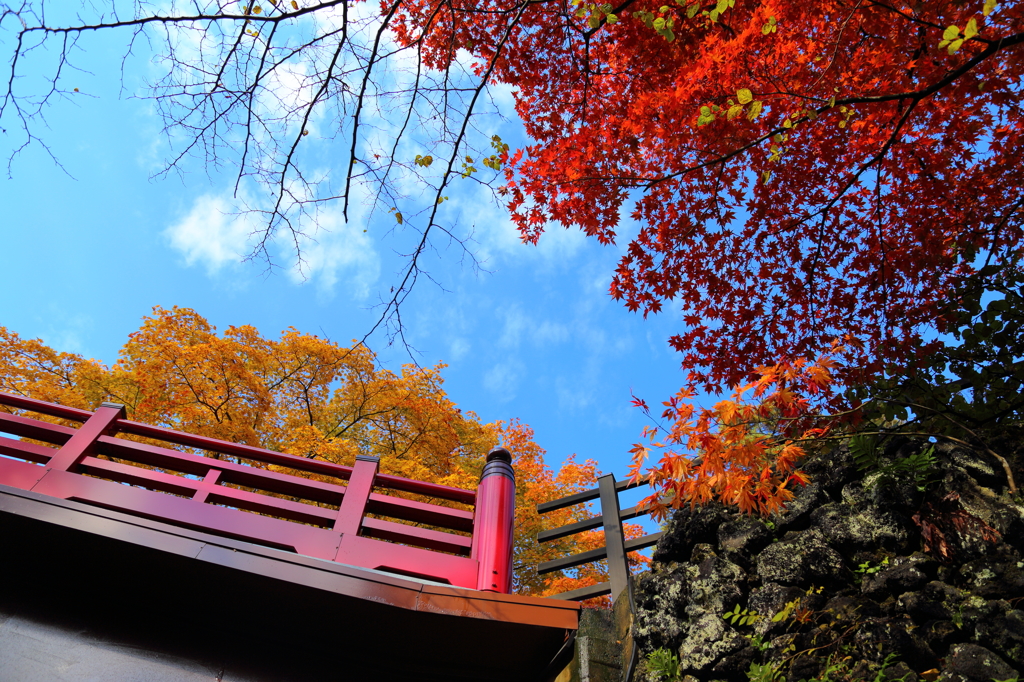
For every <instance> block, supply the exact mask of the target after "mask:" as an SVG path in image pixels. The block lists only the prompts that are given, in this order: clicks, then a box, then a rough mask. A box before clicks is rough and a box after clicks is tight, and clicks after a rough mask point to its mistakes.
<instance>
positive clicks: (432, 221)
mask: <svg viewBox="0 0 1024 682" xmlns="http://www.w3.org/2000/svg"><path fill="white" fill-rule="evenodd" d="M529 2H530V0H524V1H522V2H520V3H519V4H518V7H519V9H518V11H517V12H516V13H515V16H514V17H513V18H512V20H511V22H509V23H508V24H507V25H506V28H505V30H504V32H503V34H502V36H501V39H500V40H499V41H498V43H497V45H496V46H495V48H494V52H493V55H492V56H491V58H490V59H489V60H488V63H487V68H486V69H485V70H484V72H483V74H482V75H481V76H480V79H479V85H478V86H477V87H476V88H475V89H474V91H473V96H472V98H471V99H470V102H469V105H468V106H467V108H466V113H465V115H464V116H463V118H462V123H461V125H460V127H459V132H458V135H457V136H456V138H455V141H454V142H453V143H452V153H451V155H449V157H448V162H447V167H446V168H445V171H444V173H443V175H442V176H441V181H440V183H439V184H438V186H437V189H436V190H435V192H434V202H433V205H432V206H431V208H430V214H429V216H428V218H427V224H426V227H425V228H424V229H423V231H422V234H421V237H420V240H419V243H418V244H417V245H416V247H415V249H414V250H413V251H412V252H411V253H408V254H404V256H405V257H406V258H407V259H408V266H407V267H406V268H405V274H404V275H403V276H402V280H401V281H400V282H399V284H398V286H397V287H396V288H393V289H392V292H391V298H390V299H389V300H388V301H387V302H386V303H385V304H384V310H383V311H382V313H381V315H380V316H379V317H378V318H377V321H376V322H375V323H374V324H373V326H372V327H371V328H370V330H369V331H368V332H367V333H366V334H364V335H363V337H362V339H360V341H359V343H360V344H365V342H366V340H367V339H368V338H369V337H370V336H371V335H372V334H373V333H374V332H376V331H377V329H378V328H380V326H381V325H382V324H385V323H386V322H387V321H388V320H389V319H391V316H392V315H396V316H398V315H400V312H399V311H400V308H401V306H402V303H403V302H404V301H405V300H406V298H408V296H409V293H410V292H411V291H412V288H413V287H414V286H415V284H416V282H417V280H418V279H419V276H420V274H421V269H420V266H419V259H420V257H421V256H422V254H423V252H424V250H425V249H426V248H427V244H428V237H429V235H430V231H431V229H432V228H434V227H437V228H438V229H441V230H443V231H444V232H445V233H446V234H448V235H449V237H452V238H454V236H453V235H452V234H451V233H450V232H449V231H448V230H446V229H445V228H443V227H441V226H439V225H438V224H437V222H436V217H437V211H438V209H439V207H440V205H441V203H442V197H443V196H444V194H443V192H444V189H445V187H447V186H448V183H449V182H450V180H451V179H452V178H453V176H454V175H455V163H456V159H457V158H458V157H459V148H460V146H461V145H462V142H463V140H464V139H465V137H466V135H467V133H468V130H469V122H470V118H471V116H472V114H473V110H474V109H475V107H476V103H477V100H478V99H479V97H480V94H481V93H482V92H483V91H484V88H486V86H487V83H488V82H489V81H490V79H491V75H492V74H493V73H494V69H495V67H496V66H497V64H498V60H499V58H500V57H501V55H502V53H503V50H504V47H505V44H506V42H507V41H508V39H509V37H510V36H511V35H512V29H513V28H514V27H515V26H517V25H518V23H519V21H520V19H521V18H522V16H523V12H524V11H525V10H526V7H527V6H528V5H529ZM398 319H399V321H400V320H401V318H400V317H398ZM398 331H399V333H400V334H402V335H403V336H402V338H403V343H404V328H403V327H402V325H401V324H400V322H399V326H398Z"/></svg>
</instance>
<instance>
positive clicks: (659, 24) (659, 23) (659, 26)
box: [654, 17, 665, 33]
mask: <svg viewBox="0 0 1024 682" xmlns="http://www.w3.org/2000/svg"><path fill="white" fill-rule="evenodd" d="M654 30H655V31H658V32H659V33H660V32H661V31H664V30H665V19H664V18H663V17H658V18H657V19H655V20H654Z"/></svg>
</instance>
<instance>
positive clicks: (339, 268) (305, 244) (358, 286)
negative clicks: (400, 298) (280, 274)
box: [284, 210, 380, 299]
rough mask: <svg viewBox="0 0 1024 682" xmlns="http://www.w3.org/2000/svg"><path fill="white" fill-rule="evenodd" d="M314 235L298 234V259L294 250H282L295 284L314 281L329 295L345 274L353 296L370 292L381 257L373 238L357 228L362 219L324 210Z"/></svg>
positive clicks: (360, 297) (365, 295)
mask: <svg viewBox="0 0 1024 682" xmlns="http://www.w3.org/2000/svg"><path fill="white" fill-rule="evenodd" d="M319 218H320V219H319V221H318V226H317V228H316V232H315V238H314V237H300V238H299V249H300V253H301V260H298V259H296V258H295V257H294V253H293V251H294V249H291V250H290V251H284V253H285V255H286V257H289V258H291V267H289V268H288V278H289V279H290V280H291V281H292V282H293V283H295V284H305V283H306V282H314V281H315V282H316V285H317V289H318V290H319V291H320V293H321V294H323V295H328V296H329V295H332V294H333V293H334V292H335V289H336V288H337V285H338V283H339V282H340V281H341V280H342V275H347V277H345V278H344V279H345V286H346V292H347V293H348V294H349V295H350V296H351V297H352V298H356V299H365V298H366V297H368V296H369V295H370V293H371V290H372V287H373V285H374V283H375V282H376V281H377V277H378V276H379V274H380V257H379V256H378V254H377V251H376V249H375V248H374V245H373V240H371V239H370V238H369V236H368V235H367V233H366V232H365V231H364V230H363V229H362V228H360V227H359V225H361V224H362V222H361V221H358V220H352V221H349V222H348V223H346V222H345V220H344V218H343V217H342V215H341V211H340V210H328V211H324V212H323V213H322V214H321V215H320V217H319Z"/></svg>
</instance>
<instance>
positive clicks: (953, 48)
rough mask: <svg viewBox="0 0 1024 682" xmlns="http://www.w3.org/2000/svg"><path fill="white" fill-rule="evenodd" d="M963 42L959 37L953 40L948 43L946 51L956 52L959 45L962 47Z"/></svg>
mask: <svg viewBox="0 0 1024 682" xmlns="http://www.w3.org/2000/svg"><path fill="white" fill-rule="evenodd" d="M963 44H964V39H963V38H960V39H959V40H954V41H953V42H951V43H950V44H949V47H947V48H946V51H947V52H949V54H956V52H957V51H959V50H960V48H961V47H963Z"/></svg>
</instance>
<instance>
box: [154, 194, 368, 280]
mask: <svg viewBox="0 0 1024 682" xmlns="http://www.w3.org/2000/svg"><path fill="white" fill-rule="evenodd" d="M245 203H247V202H246V200H245V198H244V197H243V198H242V200H241V201H239V202H236V201H235V200H234V199H233V198H231V197H230V195H221V196H217V195H210V194H207V195H203V196H201V197H199V198H198V199H196V200H195V202H194V203H193V204H192V206H191V208H190V209H189V210H188V213H187V214H186V215H185V216H184V217H183V218H182V219H181V220H179V221H177V222H175V223H174V224H172V225H171V226H170V227H168V228H167V229H166V230H165V231H164V235H165V237H166V238H167V239H168V241H169V242H170V245H171V247H172V248H173V249H174V250H176V251H178V252H179V253H180V254H181V255H182V256H184V259H185V265H186V266H190V267H191V266H201V267H205V268H206V272H207V275H209V276H211V277H213V276H215V275H218V274H221V273H222V272H224V271H226V270H231V269H233V268H235V267H237V266H238V265H239V264H240V263H241V262H242V260H243V259H244V257H245V256H246V255H248V254H249V253H251V251H252V235H253V234H254V233H255V232H257V231H259V230H260V229H261V228H262V225H261V224H259V223H257V221H258V220H259V216H258V214H254V213H251V212H245V211H244V210H241V209H240V208H239V206H240V205H244V204H245ZM362 224H363V221H362V220H358V219H356V220H352V221H350V222H348V223H346V222H345V220H344V219H343V218H342V216H341V212H340V210H334V209H328V210H325V211H322V212H321V213H320V214H319V215H318V216H316V224H315V225H313V224H309V225H308V226H307V225H303V224H301V223H299V224H297V228H298V229H299V230H300V231H301V232H302V234H299V235H298V236H297V237H295V238H294V239H293V238H292V235H291V234H286V233H281V234H278V235H276V236H275V240H274V245H273V246H274V247H275V248H276V249H277V254H276V255H277V257H278V262H279V263H282V264H284V269H285V271H286V273H287V277H288V279H290V280H291V281H292V282H293V283H295V284H307V283H315V285H316V287H317V289H318V291H319V292H320V294H321V295H326V296H331V295H333V294H334V293H335V291H336V290H337V288H338V286H339V284H343V285H344V286H345V287H346V288H347V291H348V293H349V294H350V295H351V297H352V298H356V299H363V298H366V297H367V296H369V295H370V293H371V289H372V287H373V285H374V283H376V281H377V278H378V276H379V274H380V258H379V256H378V254H377V251H376V249H375V248H374V244H373V241H372V240H371V239H370V238H369V236H368V235H367V234H366V233H365V232H364V231H363V229H362V228H361V227H359V226H360V225H362ZM296 246H297V247H298V249H299V254H298V255H296V253H295V249H296Z"/></svg>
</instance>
